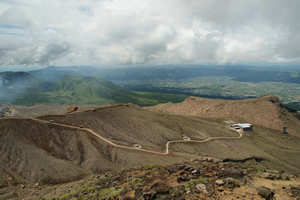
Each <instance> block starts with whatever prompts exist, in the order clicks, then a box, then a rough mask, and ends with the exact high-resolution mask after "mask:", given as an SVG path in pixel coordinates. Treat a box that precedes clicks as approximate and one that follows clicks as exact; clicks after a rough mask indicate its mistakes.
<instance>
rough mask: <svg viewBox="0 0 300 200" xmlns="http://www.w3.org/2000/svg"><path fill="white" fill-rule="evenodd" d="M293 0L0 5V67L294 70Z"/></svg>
mask: <svg viewBox="0 0 300 200" xmlns="http://www.w3.org/2000/svg"><path fill="white" fill-rule="evenodd" d="M299 8H300V1H299V0H1V1H0V67H1V66H2V67H9V66H12V67H13V66H47V65H58V66H67V65H96V66H103V65H130V64H186V63H201V62H216V63H220V64H223V63H232V64H238V63H297V64H299V63H300V22H299V20H300V12H299Z"/></svg>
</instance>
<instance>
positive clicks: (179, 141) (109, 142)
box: [30, 118, 243, 155]
mask: <svg viewBox="0 0 300 200" xmlns="http://www.w3.org/2000/svg"><path fill="white" fill-rule="evenodd" d="M30 119H32V120H35V121H39V122H43V123H49V124H54V125H58V126H64V127H68V128H72V129H77V130H84V131H87V132H89V133H91V134H93V135H94V136H96V137H98V138H99V139H101V140H103V141H105V142H107V143H108V144H110V145H112V146H115V147H119V148H123V149H130V150H135V151H143V152H147V153H153V154H159V155H168V154H169V153H170V151H169V146H170V144H171V143H187V142H197V143H204V142H208V141H210V140H217V139H239V138H241V137H242V136H243V134H242V132H241V131H240V130H236V131H237V132H238V133H239V136H236V137H209V138H206V139H204V140H172V141H168V142H167V143H166V151H165V152H159V151H152V150H147V149H142V148H135V147H128V146H123V145H119V144H115V143H113V142H112V141H110V140H108V139H106V138H104V137H102V136H100V135H99V134H97V133H96V132H94V131H93V130H92V129H89V128H79V127H76V126H70V125H65V124H59V123H56V122H49V121H46V120H41V119H37V118H30Z"/></svg>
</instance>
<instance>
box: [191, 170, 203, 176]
mask: <svg viewBox="0 0 300 200" xmlns="http://www.w3.org/2000/svg"><path fill="white" fill-rule="evenodd" d="M192 174H193V175H200V174H201V170H200V169H195V170H193V171H192Z"/></svg>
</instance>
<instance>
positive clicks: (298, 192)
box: [291, 185, 300, 197]
mask: <svg viewBox="0 0 300 200" xmlns="http://www.w3.org/2000/svg"><path fill="white" fill-rule="evenodd" d="M291 193H292V197H300V185H298V186H292V187H291Z"/></svg>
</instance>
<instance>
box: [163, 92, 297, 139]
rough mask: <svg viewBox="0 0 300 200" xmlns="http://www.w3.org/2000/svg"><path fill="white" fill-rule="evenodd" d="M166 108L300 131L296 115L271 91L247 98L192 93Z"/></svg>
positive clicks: (184, 112) (179, 111)
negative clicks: (219, 97)
mask: <svg viewBox="0 0 300 200" xmlns="http://www.w3.org/2000/svg"><path fill="white" fill-rule="evenodd" d="M160 107H162V106H160ZM162 111H165V112H169V113H175V114H180V115H193V116H202V117H218V118H229V119H232V120H235V121H237V122H249V123H252V124H257V125H261V126H264V127H267V128H271V129H276V130H281V129H282V127H283V126H289V132H290V133H293V134H298V135H300V128H299V127H300V122H299V121H297V120H292V119H293V118H294V117H293V116H292V115H291V114H290V113H288V112H287V111H286V110H285V109H283V108H282V107H281V102H280V101H279V99H278V98H277V97H276V96H274V95H271V94H270V95H266V96H263V97H260V98H256V99H247V100H221V99H207V98H200V97H189V98H187V99H186V100H185V101H184V102H182V103H178V104H173V105H171V106H168V107H167V108H166V109H163V110H162ZM297 127H298V128H297Z"/></svg>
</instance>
